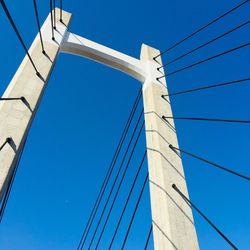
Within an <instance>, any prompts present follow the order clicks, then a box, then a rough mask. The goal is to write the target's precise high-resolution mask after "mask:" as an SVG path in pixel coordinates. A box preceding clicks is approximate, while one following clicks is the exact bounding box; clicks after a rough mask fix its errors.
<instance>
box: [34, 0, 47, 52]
mask: <svg viewBox="0 0 250 250" xmlns="http://www.w3.org/2000/svg"><path fill="white" fill-rule="evenodd" d="M33 3H34V9H35V15H36V23H37V27H38V31H39V36H40V41H41V46H42V53H43V54H45V49H44V44H43V37H42V32H41V24H40V21H39V15H38V9H37V3H36V0H33Z"/></svg>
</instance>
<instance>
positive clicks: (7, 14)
mask: <svg viewBox="0 0 250 250" xmlns="http://www.w3.org/2000/svg"><path fill="white" fill-rule="evenodd" d="M0 3H1V5H2V7H3V10H4V12H5V14H6V16H7V18H8V19H9V21H10V24H11V26H12V28H13V30H14V31H15V33H16V35H17V37H18V39H19V41H20V43H21V45H22V46H23V48H24V50H25V52H26V54H27V56H28V58H29V60H30V62H31V64H32V66H33V68H34V69H35V71H36V75H37V76H39V77H40V76H41V75H40V73H39V72H38V70H37V68H36V65H35V63H34V61H33V60H32V58H31V56H30V54H29V51H28V49H27V47H26V45H25V44H24V41H23V39H22V37H21V35H20V33H19V31H18V29H17V27H16V25H15V23H14V20H13V19H12V17H11V15H10V12H9V10H8V8H7V6H6V4H5V2H4V0H1V1H0Z"/></svg>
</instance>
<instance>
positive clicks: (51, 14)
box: [49, 0, 55, 41]
mask: <svg viewBox="0 0 250 250" xmlns="http://www.w3.org/2000/svg"><path fill="white" fill-rule="evenodd" d="M49 7H50V22H51V34H52V40H53V41H55V33H54V22H53V4H52V0H50V1H49Z"/></svg>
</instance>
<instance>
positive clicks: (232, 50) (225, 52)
mask: <svg viewBox="0 0 250 250" xmlns="http://www.w3.org/2000/svg"><path fill="white" fill-rule="evenodd" d="M249 45H250V42H248V43H244V44H241V45H239V46H237V47H234V48H232V49H229V50H226V51H223V52H222V53H219V54H216V55H213V56H211V57H208V58H206V59H203V60H201V61H198V62H196V63H193V64H191V65H188V66H185V67H183V68H180V69H178V70H175V71H173V72H170V73H168V74H165V75H163V76H160V77H157V80H160V79H162V78H164V77H165V76H167V77H168V76H171V75H175V74H176V73H179V72H182V71H184V70H186V69H190V68H193V67H194V66H197V65H200V64H202V63H204V62H208V61H210V60H213V59H215V58H218V57H221V56H224V55H226V54H229V53H232V52H234V51H237V50H240V49H243V48H246V47H247V46H249Z"/></svg>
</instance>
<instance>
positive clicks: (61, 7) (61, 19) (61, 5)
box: [60, 0, 63, 23]
mask: <svg viewBox="0 0 250 250" xmlns="http://www.w3.org/2000/svg"><path fill="white" fill-rule="evenodd" d="M62 9H63V4H62V0H60V22H61V23H62V22H63V18H62Z"/></svg>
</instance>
